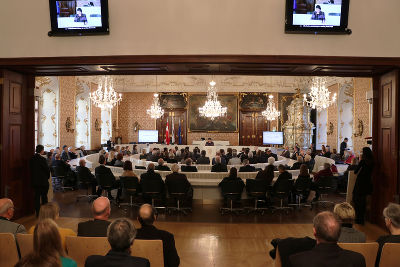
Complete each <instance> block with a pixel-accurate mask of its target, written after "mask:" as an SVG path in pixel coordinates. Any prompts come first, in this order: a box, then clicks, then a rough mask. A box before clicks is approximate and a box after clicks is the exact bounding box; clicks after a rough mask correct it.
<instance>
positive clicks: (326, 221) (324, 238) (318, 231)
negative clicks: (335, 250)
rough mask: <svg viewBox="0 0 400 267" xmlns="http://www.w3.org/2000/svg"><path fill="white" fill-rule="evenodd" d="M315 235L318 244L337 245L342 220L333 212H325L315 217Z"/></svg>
mask: <svg viewBox="0 0 400 267" xmlns="http://www.w3.org/2000/svg"><path fill="white" fill-rule="evenodd" d="M313 223H314V235H315V237H316V238H317V242H318V243H336V242H337V241H338V240H339V236H340V231H341V225H340V219H339V218H338V217H337V215H335V214H334V213H333V212H330V211H323V212H320V213H318V214H317V215H316V216H315V217H314V221H313Z"/></svg>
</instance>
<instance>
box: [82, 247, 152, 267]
mask: <svg viewBox="0 0 400 267" xmlns="http://www.w3.org/2000/svg"><path fill="white" fill-rule="evenodd" d="M125 266H135V267H150V262H149V260H148V259H145V258H140V257H133V256H131V255H129V254H128V253H126V252H117V251H112V250H110V251H109V252H108V253H107V255H105V256H100V255H92V256H89V257H87V259H86V262H85V267H125Z"/></svg>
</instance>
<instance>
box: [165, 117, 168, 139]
mask: <svg viewBox="0 0 400 267" xmlns="http://www.w3.org/2000/svg"><path fill="white" fill-rule="evenodd" d="M165 143H166V144H167V145H169V126H168V119H167V127H166V128H165Z"/></svg>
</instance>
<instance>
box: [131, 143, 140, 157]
mask: <svg viewBox="0 0 400 267" xmlns="http://www.w3.org/2000/svg"><path fill="white" fill-rule="evenodd" d="M135 154H139V150H138V149H137V145H133V147H132V155H135Z"/></svg>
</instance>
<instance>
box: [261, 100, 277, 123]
mask: <svg viewBox="0 0 400 267" xmlns="http://www.w3.org/2000/svg"><path fill="white" fill-rule="evenodd" d="M261 114H262V115H263V116H264V117H265V118H266V119H267V120H269V121H274V120H276V119H277V118H278V117H279V116H280V115H281V113H280V112H279V111H278V110H276V108H275V102H274V96H273V95H270V96H269V97H268V103H267V108H266V109H265V110H264V111H263V112H262V113H261Z"/></svg>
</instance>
